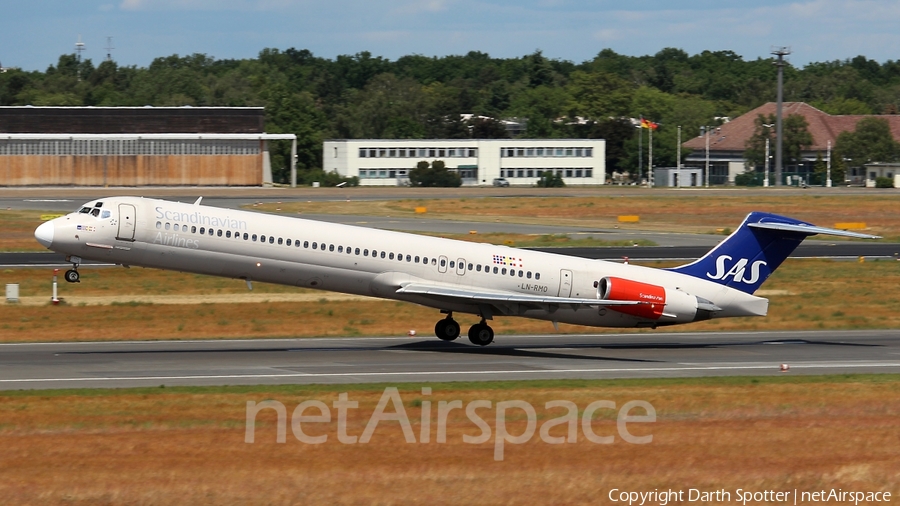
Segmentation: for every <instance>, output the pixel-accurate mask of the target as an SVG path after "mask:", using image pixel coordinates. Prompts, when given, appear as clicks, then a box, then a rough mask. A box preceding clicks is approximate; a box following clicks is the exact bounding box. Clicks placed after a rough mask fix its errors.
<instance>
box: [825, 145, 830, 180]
mask: <svg viewBox="0 0 900 506" xmlns="http://www.w3.org/2000/svg"><path fill="white" fill-rule="evenodd" d="M825 163H826V165H825V166H826V167H827V169H826V172H827V173H828V174H827V175H826V176H825V187H827V188H831V139H828V156H827V161H826V162H825Z"/></svg>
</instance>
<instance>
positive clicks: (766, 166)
mask: <svg viewBox="0 0 900 506" xmlns="http://www.w3.org/2000/svg"><path fill="white" fill-rule="evenodd" d="M762 126H763V127H765V128H766V129H767V130H766V163H764V164H763V170H765V172H766V177H765V179H763V187H765V188H768V187H769V137H771V132H772V131H771V130H768V129H769V128H772V127H773V126H775V125H773V124H771V123H763V124H762Z"/></svg>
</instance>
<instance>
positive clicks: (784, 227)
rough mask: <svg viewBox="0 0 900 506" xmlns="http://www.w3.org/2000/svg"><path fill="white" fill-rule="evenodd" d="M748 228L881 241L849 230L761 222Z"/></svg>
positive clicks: (879, 237)
mask: <svg viewBox="0 0 900 506" xmlns="http://www.w3.org/2000/svg"><path fill="white" fill-rule="evenodd" d="M747 226H748V227H753V228H766V229H769V230H781V231H782V232H800V233H801V234H807V235H816V234H824V235H837V236H841V237H854V238H856V239H881V236H879V235H869V234H860V233H859V232H850V231H847V230H838V229H836V228H826V227H817V226H815V225H803V224H790V223H768V222H764V221H761V222H759V223H748V224H747Z"/></svg>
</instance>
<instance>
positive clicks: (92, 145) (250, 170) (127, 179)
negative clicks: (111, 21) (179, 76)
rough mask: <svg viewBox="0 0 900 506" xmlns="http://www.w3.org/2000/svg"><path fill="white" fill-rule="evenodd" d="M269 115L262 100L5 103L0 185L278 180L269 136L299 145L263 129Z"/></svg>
mask: <svg viewBox="0 0 900 506" xmlns="http://www.w3.org/2000/svg"><path fill="white" fill-rule="evenodd" d="M264 118H265V116H264V110H263V108H262V107H31V106H25V107H0V185H4V186H260V185H263V184H266V183H271V182H272V168H271V161H270V157H269V141H272V140H290V141H291V152H292V155H294V154H296V145H297V140H296V136H295V135H294V134H267V133H265V131H264V128H263V126H264ZM293 159H295V156H291V160H293ZM291 176H292V182H295V181H296V169H295V167H293V166H292V167H291Z"/></svg>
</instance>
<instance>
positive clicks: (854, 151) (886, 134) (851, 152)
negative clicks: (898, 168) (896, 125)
mask: <svg viewBox="0 0 900 506" xmlns="http://www.w3.org/2000/svg"><path fill="white" fill-rule="evenodd" d="M835 151H836V152H838V153H840V155H841V157H843V158H845V159H847V160H848V161H849V163H850V164H851V166H852V167H862V166H863V165H865V164H867V163H874V162H896V161H897V160H898V158H900V144H898V143H897V141H895V140H894V137H893V135H891V127H890V124H888V122H887V120H885V119H882V118H875V117H869V118H863V119H861V120H859V123H857V124H856V129H855V130H854V131H853V132H842V133H841V134H840V135H838V138H837V142H836V143H835Z"/></svg>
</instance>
